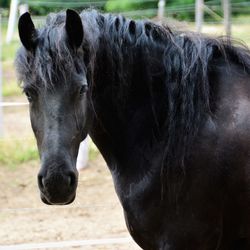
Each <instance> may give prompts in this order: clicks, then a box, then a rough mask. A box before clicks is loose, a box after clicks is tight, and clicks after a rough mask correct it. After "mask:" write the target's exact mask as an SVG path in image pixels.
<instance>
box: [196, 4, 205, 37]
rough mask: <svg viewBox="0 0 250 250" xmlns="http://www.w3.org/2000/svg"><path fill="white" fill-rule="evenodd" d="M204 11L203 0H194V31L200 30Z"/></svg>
mask: <svg viewBox="0 0 250 250" xmlns="http://www.w3.org/2000/svg"><path fill="white" fill-rule="evenodd" d="M203 13H204V0H196V2H195V28H196V31H198V32H201V31H202V25H203Z"/></svg>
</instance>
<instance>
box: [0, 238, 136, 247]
mask: <svg viewBox="0 0 250 250" xmlns="http://www.w3.org/2000/svg"><path fill="white" fill-rule="evenodd" d="M132 242H133V240H132V238H130V237H126V238H111V239H93V240H74V241H58V242H47V243H31V244H17V245H5V246H0V250H29V249H44V248H46V249H47V248H49V249H54V248H68V247H82V246H97V245H116V244H128V243H132Z"/></svg>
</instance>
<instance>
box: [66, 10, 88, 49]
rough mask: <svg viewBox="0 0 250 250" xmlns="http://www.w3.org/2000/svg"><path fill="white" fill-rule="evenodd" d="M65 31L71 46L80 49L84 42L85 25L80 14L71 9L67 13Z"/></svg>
mask: <svg viewBox="0 0 250 250" xmlns="http://www.w3.org/2000/svg"><path fill="white" fill-rule="evenodd" d="M65 29H66V32H67V36H68V41H69V44H70V45H71V46H72V47H73V48H79V47H80V46H81V44H82V41H83V35H84V34H83V25H82V20H81V17H80V16H79V14H78V13H77V12H76V11H74V10H71V9H67V11H66V23H65Z"/></svg>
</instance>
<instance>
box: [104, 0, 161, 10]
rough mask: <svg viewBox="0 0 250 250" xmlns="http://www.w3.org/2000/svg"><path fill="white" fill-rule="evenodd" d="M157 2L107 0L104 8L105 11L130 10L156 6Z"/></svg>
mask: <svg viewBox="0 0 250 250" xmlns="http://www.w3.org/2000/svg"><path fill="white" fill-rule="evenodd" d="M157 3H158V1H157V0H152V1H144V0H137V1H135V0H123V1H121V0H116V1H114V0H109V1H107V3H106V5H105V9H106V10H107V11H130V10H138V9H147V8H157Z"/></svg>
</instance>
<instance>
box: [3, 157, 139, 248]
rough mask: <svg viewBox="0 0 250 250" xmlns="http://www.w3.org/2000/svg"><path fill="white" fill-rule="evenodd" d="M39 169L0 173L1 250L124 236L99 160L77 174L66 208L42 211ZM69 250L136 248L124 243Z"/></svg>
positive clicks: (111, 189)
mask: <svg viewBox="0 0 250 250" xmlns="http://www.w3.org/2000/svg"><path fill="white" fill-rule="evenodd" d="M38 165H39V163H38V162H35V161H34V162H31V163H29V164H28V165H22V166H19V167H18V168H17V169H16V170H10V169H8V168H1V170H0V190H1V192H0V246H1V245H12V244H21V243H42V242H55V241H67V240H85V239H103V238H116V237H128V236H129V235H128V232H127V229H126V226H125V222H124V218H123V212H122V208H121V206H120V204H119V201H118V199H117V196H116V194H115V192H114V187H113V183H112V178H111V175H110V173H109V171H108V169H107V167H106V166H105V163H104V161H103V159H102V158H101V156H98V157H97V159H95V160H93V161H91V162H89V167H88V168H86V169H85V170H82V171H81V172H80V177H79V186H78V192H77V198H76V200H75V202H74V203H73V204H72V205H68V206H47V205H44V204H43V203H42V202H41V201H40V198H39V192H38V187H37V184H36V175H37V171H38ZM67 249H70V248H67ZM72 249H113V250H125V249H126V250H127V249H135V250H136V249H140V248H139V247H137V246H136V244H134V243H126V244H121V245H106V246H92V247H82V248H80V247H79V248H76V247H74V248H72Z"/></svg>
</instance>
